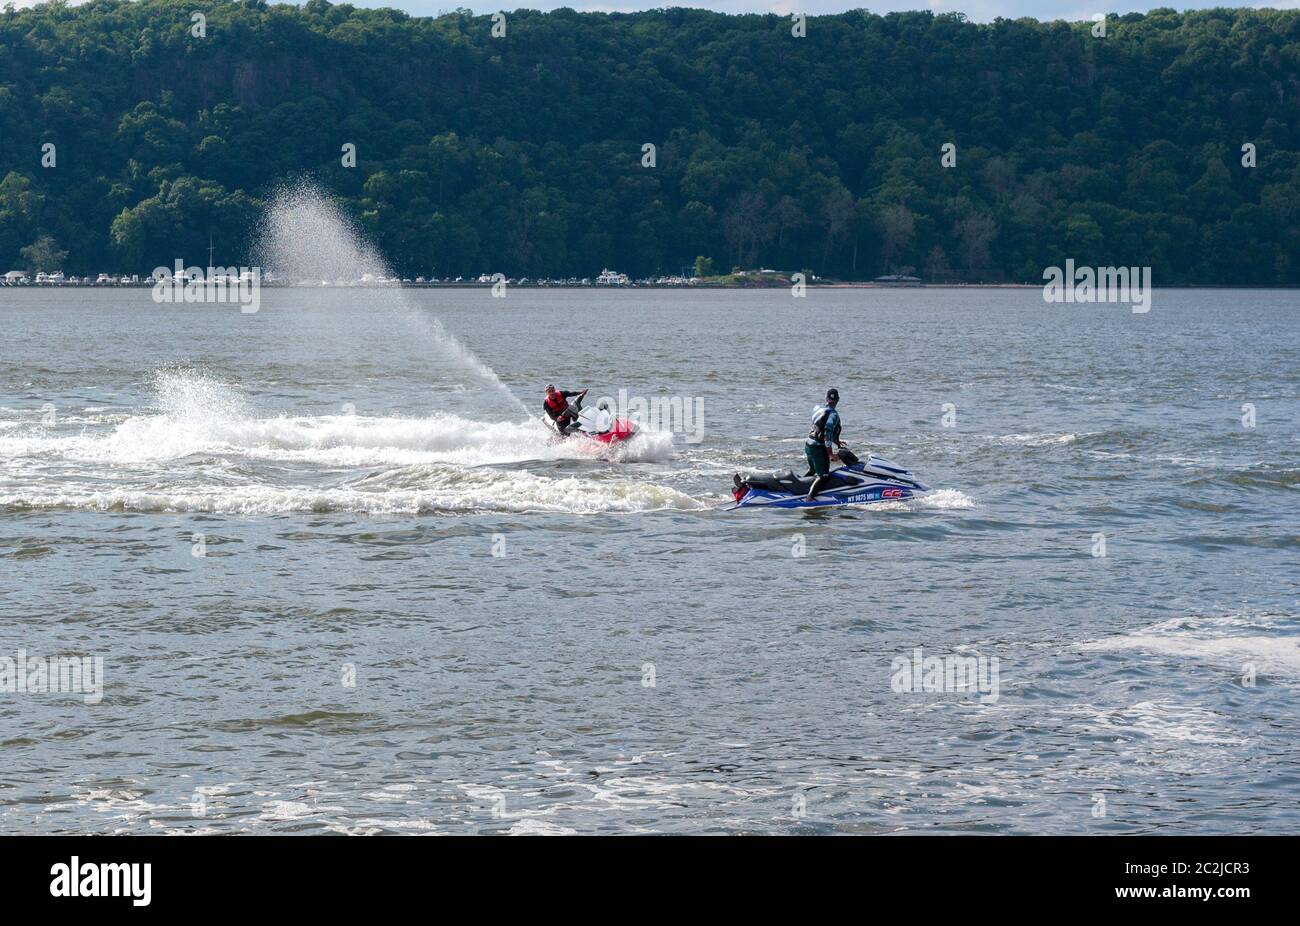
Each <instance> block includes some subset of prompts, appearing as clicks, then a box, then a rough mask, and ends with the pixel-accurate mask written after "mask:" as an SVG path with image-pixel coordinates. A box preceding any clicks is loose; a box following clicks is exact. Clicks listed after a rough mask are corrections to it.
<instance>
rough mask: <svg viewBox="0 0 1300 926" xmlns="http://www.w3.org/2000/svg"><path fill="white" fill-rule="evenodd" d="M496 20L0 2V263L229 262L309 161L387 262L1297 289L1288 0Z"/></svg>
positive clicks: (558, 272) (205, 2)
mask: <svg viewBox="0 0 1300 926" xmlns="http://www.w3.org/2000/svg"><path fill="white" fill-rule="evenodd" d="M196 10H197V11H199V12H202V13H203V14H204V15H205V16H206V17H207V27H206V36H205V37H202V38H200V37H195V36H194V35H192V34H191V26H192V22H191V14H192V13H193V12H195V11H196ZM508 19H509V23H508V31H507V35H506V37H505V38H500V39H494V38H492V37H491V20H490V18H489V17H487V16H472V15H470V14H468V13H467V12H465V11H457V12H455V13H452V14H448V15H444V16H441V17H437V18H411V17H409V16H407V15H406V14H404V13H400V12H397V11H394V10H383V9H376V10H367V9H356V8H354V7H351V6H335V5H331V4H329V3H327V2H324V0H311V2H309V3H307V5H306V6H304V7H301V8H299V7H293V6H286V5H274V6H272V5H267V4H265V3H262V2H260V0H256V2H254V0H248V2H219V0H198V2H189V0H187V2H183V3H182V2H180V0H140V2H125V0H91V2H88V3H85V4H83V5H80V6H76V7H68V6H65V5H62V4H46V5H43V6H39V7H35V8H30V9H22V10H14V11H9V12H5V13H3V14H0V138H3V139H4V142H5V143H4V145H3V146H0V177H3V178H4V179H3V180H2V181H0V260H2V261H4V262H5V263H6V265H13V264H15V263H16V262H17V261H18V259H19V253H20V250H21V249H22V248H23V247H24V246H26V245H28V244H30V243H31V242H33V241H36V240H37V239H38V238H39V237H40V236H42V235H48V236H51V237H52V238H54V239H57V240H58V241H59V242H61V243H62V246H63V247H65V248H66V249H67V251H68V253H69V257H68V259H67V262H66V266H64V267H63V268H62V269H64V270H65V271H67V272H69V273H79V274H84V273H92V272H98V271H100V270H115V271H119V272H133V273H147V272H148V271H149V269H150V268H152V267H153V266H155V265H160V264H170V263H171V261H172V260H174V259H175V258H177V257H181V258H184V259H186V260H196V261H202V260H205V259H206V254H207V244H208V239H209V236H212V238H213V239H214V240H215V241H216V243H217V255H216V257H217V258H218V261H217V262H218V263H221V264H232V263H238V262H246V261H247V259H248V248H249V245H250V235H251V234H252V232H253V231H254V229H255V227H256V220H257V216H258V212H259V208H260V204H261V203H262V202H264V201H265V200H266V198H267V197H268V196H269V195H270V194H271V193H272V192H273V191H274V189H275V188H276V186H277V185H278V184H281V183H284V182H286V181H288V180H292V179H293V178H296V177H300V176H304V175H310V176H313V177H314V178H315V179H316V181H317V182H318V183H319V184H321V185H323V186H325V187H327V188H329V189H331V190H332V191H333V192H334V193H335V194H336V195H337V196H338V197H339V198H340V200H341V202H342V203H343V205H344V206H345V208H346V209H348V210H349V211H350V212H351V213H352V214H353V216H354V217H355V218H356V220H357V221H358V222H359V223H360V225H361V226H362V227H363V228H365V229H366V230H367V232H368V233H369V234H370V235H371V236H372V237H373V238H374V239H375V242H376V244H378V245H379V247H380V248H381V249H382V250H383V252H384V253H385V254H386V255H387V256H388V258H389V259H390V261H391V262H392V263H393V264H394V266H395V268H396V269H397V270H398V271H399V272H401V273H403V274H405V275H411V276H414V275H416V274H423V275H429V274H431V273H435V274H437V275H440V276H442V275H458V274H459V275H466V276H469V275H477V274H479V273H481V272H486V271H502V272H504V273H507V274H509V275H512V276H530V277H536V276H542V275H545V276H572V275H577V276H590V275H592V274H594V273H595V272H596V271H598V270H599V269H600V268H601V267H616V268H618V269H620V270H623V271H626V272H628V273H631V274H633V275H642V274H647V273H653V272H656V271H664V272H671V273H676V272H679V271H680V269H681V268H682V267H684V266H689V265H690V264H691V262H692V261H693V260H694V258H695V257H696V256H697V255H701V256H703V257H704V258H706V259H709V260H712V261H714V262H715V263H716V265H717V266H721V267H731V266H733V265H740V266H744V267H757V266H764V267H773V268H777V269H782V268H784V269H786V270H788V269H790V268H794V267H813V268H816V270H817V273H818V275H819V276H831V277H846V278H870V277H873V276H876V275H879V274H883V273H889V272H893V271H895V270H898V269H900V268H903V269H906V268H913V267H914V268H920V269H918V271H917V272H918V273H920V274H922V275H925V276H930V277H931V278H935V279H952V280H957V279H963V280H972V281H977V280H1008V279H1010V280H1026V281H1032V282H1038V281H1040V280H1041V272H1042V268H1043V267H1045V266H1048V265H1059V264H1062V263H1063V262H1064V260H1065V259H1066V258H1067V257H1072V258H1074V259H1075V260H1076V261H1078V262H1079V263H1081V264H1128V265H1151V266H1152V267H1153V268H1154V276H1155V279H1156V281H1157V282H1159V283H1195V282H1232V283H1243V284H1246V283H1250V284H1276V283H1300V257H1297V255H1300V118H1298V116H1300V112H1298V100H1300V11H1296V10H1251V9H1231V10H1227V9H1219V10H1208V11H1202V12H1189V13H1177V12H1174V11H1172V10H1167V9H1161V10H1156V11H1153V12H1152V13H1149V14H1147V15H1138V14H1127V15H1125V16H1123V17H1112V18H1111V19H1110V20H1109V22H1108V23H1107V36H1106V37H1105V38H1104V39H1098V38H1094V37H1093V36H1092V35H1091V32H1090V27H1091V24H1090V23H1078V24H1069V23H1064V22H1050V23H1039V22H1035V21H1033V20H1028V19H1020V20H1015V21H1011V20H998V21H996V22H994V23H991V24H985V25H981V24H976V23H970V22H966V21H965V20H964V18H963V17H960V16H958V15H955V14H941V15H934V14H932V13H928V12H917V13H891V14H889V15H887V16H874V15H870V14H866V13H863V12H861V11H854V12H849V13H844V14H841V15H836V16H821V17H813V18H811V19H809V21H808V29H807V37H806V38H793V37H791V35H790V29H789V19H788V18H784V17H780V16H776V15H745V16H726V15H722V14H717V13H711V12H706V11H702V10H687V9H668V10H655V11H650V12H646V13H637V14H631V15H627V14H603V13H590V14H586V13H582V14H580V13H576V12H574V11H572V10H558V11H556V12H554V13H550V14H542V13H537V12H533V11H528V10H517V11H515V12H513V13H509V14H508ZM46 142H50V143H53V144H55V145H56V146H57V150H58V159H57V166H56V167H53V168H44V167H42V166H41V145H42V144H44V143H46ZM646 142H653V143H654V144H655V145H656V146H657V157H656V163H655V166H654V167H650V168H647V167H643V166H641V150H642V149H641V146H642V145H643V144H644V143H646ZM949 142H951V143H953V144H955V145H956V166H954V167H951V168H945V167H943V166H941V163H940V156H941V153H942V152H941V148H942V146H943V145H944V144H946V143H949ZM1246 142H1251V143H1253V144H1254V145H1255V146H1256V148H1257V152H1258V166H1256V167H1253V168H1246V167H1243V166H1242V163H1241V146H1242V145H1243V143H1246ZM345 143H353V144H355V145H356V150H357V166H356V167H355V168H345V167H343V166H342V164H341V163H340V158H341V156H342V152H341V148H342V146H343V145H344V144H345Z"/></svg>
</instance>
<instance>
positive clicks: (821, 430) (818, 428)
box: [808, 405, 840, 445]
mask: <svg viewBox="0 0 1300 926" xmlns="http://www.w3.org/2000/svg"><path fill="white" fill-rule="evenodd" d="M827 428H830V431H831V433H830V438H831V440H832V441H834V442H835V443H839V440H840V413H839V412H837V411H836V410H835V409H834V408H832V407H831V406H829V405H817V406H815V407H814V408H813V426H812V429H811V430H810V431H809V432H808V444H809V445H816V444H824V443H826V436H827V435H826V429H827Z"/></svg>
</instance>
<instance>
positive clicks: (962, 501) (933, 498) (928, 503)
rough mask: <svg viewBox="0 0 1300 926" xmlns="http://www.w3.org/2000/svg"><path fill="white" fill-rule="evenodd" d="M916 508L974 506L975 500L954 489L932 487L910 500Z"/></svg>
mask: <svg viewBox="0 0 1300 926" xmlns="http://www.w3.org/2000/svg"><path fill="white" fill-rule="evenodd" d="M910 502H911V504H914V505H916V507H918V508H974V507H975V500H974V499H973V498H971V497H970V496H969V495H967V494H966V493H965V492H959V491H957V490H956V489H933V490H931V491H929V492H926V493H925V494H924V495H918V496H916V497H915V498H914V499H911V500H910Z"/></svg>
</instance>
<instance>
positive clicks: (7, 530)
mask: <svg viewBox="0 0 1300 926" xmlns="http://www.w3.org/2000/svg"><path fill="white" fill-rule="evenodd" d="M0 318H2V319H3V330H4V335H3V337H4V351H3V353H2V354H0V460H3V468H2V469H0V685H3V684H4V683H5V680H6V675H5V666H6V663H5V661H4V660H5V658H8V659H9V663H8V665H9V667H10V670H9V674H8V676H7V678H8V685H7V690H5V691H2V692H0V758H2V759H3V763H4V766H5V772H4V774H3V775H0V830H2V831H4V832H33V833H75V832H87V831H89V832H103V833H118V832H126V833H242V832H254V833H322V832H337V833H570V832H574V833H1172V832H1183V833H1255V832H1294V831H1296V829H1297V827H1300V800H1298V798H1300V736H1298V734H1300V712H1298V711H1297V707H1298V706H1300V620H1298V614H1300V612H1298V608H1297V601H1298V598H1300V595H1298V592H1300V566H1298V564H1300V514H1298V513H1297V512H1298V511H1300V495H1298V494H1297V488H1298V487H1300V427H1298V425H1297V421H1298V420H1300V374H1298V373H1297V371H1298V370H1300V293H1289V292H1243V291H1166V290H1159V291H1157V292H1156V293H1155V298H1154V302H1153V305H1152V308H1151V311H1150V312H1149V313H1147V314H1135V313H1132V312H1130V311H1129V309H1128V308H1127V307H1124V306H1116V305H1047V304H1045V303H1044V302H1043V300H1042V297H1041V294H1040V293H1039V292H1038V291H1037V290H992V289H990V290H981V289H969V290H948V289H920V290H850V289H844V290H823V289H814V290H810V291H809V293H808V295H807V297H806V298H803V299H794V298H792V297H791V295H790V294H789V293H788V292H786V291H784V290H782V291H774V292H773V291H763V292H739V291H727V292H723V291H666V290H657V291H649V290H635V291H614V292H610V291H599V292H597V291H592V290H550V291H540V290H522V289H512V290H510V291H508V295H507V296H506V298H502V299H498V298H493V297H492V296H491V294H490V293H489V291H488V290H419V291H415V290H405V291H398V290H336V289H310V290H304V289H295V290H285V289H279V290H263V292H262V294H261V308H260V311H258V312H257V313H255V314H245V313H241V312H240V311H239V309H238V307H234V306H200V307H196V306H175V305H159V304H155V303H154V302H153V301H152V300H151V299H150V295H149V292H148V291H147V290H112V291H100V290H84V289H82V290H69V289H65V290H40V291H37V290H23V291H20V290H13V289H5V290H0ZM452 336H454V338H456V339H458V340H459V346H458V345H457V344H456V343H454V342H453V340H452ZM475 358H477V359H475ZM498 378H499V379H498ZM547 382H555V383H556V384H557V385H559V386H561V387H562V388H570V389H573V388H580V387H584V386H589V387H591V390H592V392H591V396H592V398H593V399H594V398H595V397H596V396H599V395H608V396H611V397H614V398H617V397H618V396H619V390H626V393H625V395H627V396H629V397H641V398H644V399H646V400H647V402H649V401H650V400H652V399H656V398H659V399H661V400H662V401H663V402H665V403H667V404H665V405H663V406H662V407H665V408H669V409H671V408H673V405H672V404H671V403H672V402H673V401H677V402H678V405H677V407H678V408H681V409H683V410H685V409H691V410H692V411H695V410H697V409H699V410H702V415H700V416H694V415H693V416H692V417H691V420H689V421H688V420H686V416H685V415H684V414H683V415H670V416H667V417H666V418H664V419H661V420H660V421H659V422H658V425H659V428H658V429H657V430H654V431H651V430H650V429H649V428H648V427H647V428H646V429H645V431H646V433H643V435H642V436H641V437H638V438H637V439H636V440H635V441H634V442H633V443H632V444H631V445H629V446H627V447H625V448H623V449H621V450H620V451H618V452H616V453H610V452H608V451H605V452H601V451H599V450H598V448H595V447H593V446H591V445H587V444H585V443H581V442H579V441H570V442H567V443H555V442H553V441H552V440H551V439H550V438H549V436H548V434H547V432H546V431H545V430H544V429H543V428H542V427H541V425H540V424H539V423H538V422H537V420H536V418H535V416H536V415H537V414H539V413H540V400H541V391H542V386H543V385H545V383H547ZM828 386H836V387H838V388H839V390H840V393H841V395H842V397H843V399H842V401H841V405H840V408H841V412H842V415H843V419H844V423H845V430H844V437H845V439H846V440H847V441H848V442H849V443H850V445H851V446H852V447H854V449H855V450H857V451H858V452H859V453H861V452H862V451H863V450H864V449H868V448H869V449H872V450H875V451H876V452H878V453H881V454H883V455H884V456H886V457H888V458H890V459H893V460H894V461H896V462H897V463H899V464H901V465H904V466H907V467H909V468H910V469H912V470H913V471H914V472H915V473H916V475H917V477H918V478H920V479H921V480H923V481H925V482H926V483H928V484H929V485H931V486H933V487H934V489H935V491H934V492H933V493H932V494H931V495H929V496H928V497H925V498H923V499H920V500H917V501H912V502H907V503H886V504H884V505H881V506H877V507H870V508H857V509H839V510H832V511H815V512H789V511H757V510H742V511H726V510H724V509H725V506H726V505H727V504H729V503H730V501H731V498H730V494H729V492H728V486H729V483H730V481H731V475H732V473H733V472H735V471H737V470H745V469H755V470H772V469H777V468H786V467H790V466H798V465H800V464H801V462H802V447H801V444H802V439H803V436H804V434H805V433H806V430H807V427H808V424H807V422H808V417H809V413H810V410H811V408H812V406H813V404H814V403H815V402H817V401H819V400H820V399H821V397H822V395H823V394H824V392H825V389H826V388H827V387H828ZM520 401H522V402H523V403H524V404H523V405H522V406H521V405H520V404H519V403H520ZM588 404H589V405H590V404H591V403H590V401H589V403H588ZM20 651H21V653H22V655H23V656H24V659H25V664H26V665H27V667H28V668H30V667H31V666H32V665H34V664H35V663H33V662H32V661H31V660H33V659H36V660H37V661H38V662H39V660H41V659H42V658H44V657H53V656H58V655H65V654H75V655H78V656H80V657H86V658H89V659H92V660H94V659H99V660H101V662H100V663H98V665H101V666H102V681H103V687H102V692H101V693H99V694H96V693H94V692H92V691H89V690H87V691H84V692H69V691H44V690H40V686H39V684H34V685H32V684H28V683H29V682H30V678H28V679H27V682H24V681H23V680H22V679H20V678H19V676H20V675H22V673H20V672H17V671H16V668H15V660H17V659H18V655H19V652H20ZM933 657H939V658H940V659H944V658H947V659H948V660H949V662H950V663H951V662H952V661H953V659H954V658H962V659H965V658H974V659H975V660H976V661H977V664H978V666H979V669H980V675H979V676H978V677H979V679H980V680H981V687H980V689H979V690H978V691H971V690H969V689H962V688H960V687H958V688H957V690H953V687H952V686H951V685H945V684H938V685H927V684H922V685H921V686H920V687H921V688H922V690H910V691H909V690H907V689H908V688H909V687H914V686H912V683H913V682H916V681H923V680H924V678H928V677H929V676H924V675H923V673H922V672H921V671H918V673H917V675H916V676H914V675H913V674H912V670H911V668H910V666H911V665H912V662H913V660H916V661H917V662H918V664H919V666H920V667H921V668H924V667H925V666H927V665H928V664H927V663H925V662H924V660H925V659H926V658H933ZM904 664H906V665H907V666H908V668H907V669H906V670H901V669H900V667H901V666H902V665H904ZM90 666H91V664H90V663H88V664H87V671H88V673H89V674H88V675H87V676H86V679H89V678H91V677H92V676H93V674H94V673H93V671H91V669H90ZM83 681H84V680H83ZM942 681H943V679H940V682H942ZM86 687H89V686H88V683H87V685H86ZM926 687H938V688H940V689H942V690H924V689H925V688H926Z"/></svg>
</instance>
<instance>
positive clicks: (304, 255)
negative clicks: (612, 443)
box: [254, 183, 531, 417]
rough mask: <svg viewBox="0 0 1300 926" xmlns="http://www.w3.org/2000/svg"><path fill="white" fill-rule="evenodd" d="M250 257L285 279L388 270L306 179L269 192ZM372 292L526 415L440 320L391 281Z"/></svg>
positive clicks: (377, 276)
mask: <svg viewBox="0 0 1300 926" xmlns="http://www.w3.org/2000/svg"><path fill="white" fill-rule="evenodd" d="M254 256H255V259H256V260H257V262H258V264H259V265H260V266H261V267H262V269H263V270H264V271H266V272H268V273H270V274H273V275H274V276H275V277H277V278H279V279H281V280H284V281H286V282H288V283H290V284H296V283H308V284H313V285H314V284H318V283H321V282H328V283H334V282H339V283H356V282H359V281H362V280H365V281H367V282H371V281H376V282H377V281H379V280H389V279H391V278H392V276H393V274H392V271H391V270H390V268H389V267H388V265H387V264H386V263H385V262H384V259H383V257H381V256H380V254H379V252H378V251H377V250H375V248H374V247H373V246H371V245H370V244H369V243H368V242H367V241H366V240H365V238H364V236H363V235H362V234H361V232H360V231H359V230H358V229H357V228H356V227H355V226H354V225H353V223H352V222H350V221H349V220H348V218H347V216H345V215H344V214H343V212H342V211H341V210H340V209H339V208H338V206H336V205H335V204H334V202H333V201H332V200H331V199H330V198H329V196H328V195H327V194H326V193H324V192H323V191H322V190H320V189H319V188H318V187H316V186H314V185H313V184H311V183H297V184H294V185H291V186H285V187H281V188H280V189H279V190H278V191H276V193H275V194H274V195H273V196H272V197H271V202H270V204H269V206H268V208H267V211H266V217H265V219H264V220H263V223H262V227H261V229H260V233H259V235H258V239H257V243H256V245H255V246H254ZM368 292H370V293H371V296H372V297H373V296H375V295H381V298H386V299H387V300H388V305H387V308H389V309H391V310H393V311H392V314H393V315H394V316H396V317H397V318H399V319H401V320H403V321H405V322H406V323H407V324H409V325H411V326H412V327H414V328H416V329H422V330H424V331H425V332H427V334H428V335H429V338H430V340H431V341H432V342H433V343H434V344H435V345H436V346H437V348H438V349H439V350H441V351H442V352H443V354H444V355H445V356H447V357H449V358H450V359H451V360H452V361H454V362H455V363H456V364H458V365H459V366H461V367H463V368H465V369H467V370H469V371H470V372H472V373H473V374H474V375H475V377H477V378H478V379H479V380H481V381H482V382H484V383H485V384H486V385H489V386H492V387H493V388H495V389H498V390H500V391H501V393H502V394H503V395H504V396H506V397H507V398H508V399H509V400H510V402H511V404H512V405H513V406H514V407H515V409H516V410H518V411H519V412H521V413H522V414H524V415H527V416H529V417H531V414H530V412H529V411H528V407H527V406H525V405H524V404H523V403H522V402H521V401H519V399H518V397H516V396H515V394H514V393H513V392H511V391H510V387H508V386H507V385H506V384H505V383H503V382H502V381H501V378H500V377H499V376H497V375H496V373H495V372H494V371H493V370H492V368H491V367H489V366H488V365H487V364H486V363H484V362H483V361H482V360H480V359H479V358H478V357H477V356H476V355H475V354H474V352H473V351H471V350H470V349H469V348H468V347H466V346H465V345H464V344H463V343H461V341H460V340H459V339H457V338H456V336H455V335H453V334H451V332H449V331H447V329H446V328H445V327H443V324H442V322H441V321H439V320H438V319H437V318H436V317H433V316H430V315H429V314H427V313H426V312H425V311H423V310H422V309H421V308H420V307H419V306H417V305H415V304H414V303H413V302H412V301H411V300H410V299H408V298H407V296H406V294H405V293H404V292H403V291H402V289H401V287H400V286H398V285H396V284H390V285H388V286H381V287H380V289H379V290H378V293H376V292H375V291H373V290H368Z"/></svg>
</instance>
